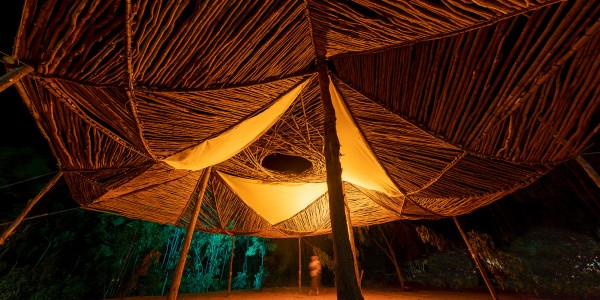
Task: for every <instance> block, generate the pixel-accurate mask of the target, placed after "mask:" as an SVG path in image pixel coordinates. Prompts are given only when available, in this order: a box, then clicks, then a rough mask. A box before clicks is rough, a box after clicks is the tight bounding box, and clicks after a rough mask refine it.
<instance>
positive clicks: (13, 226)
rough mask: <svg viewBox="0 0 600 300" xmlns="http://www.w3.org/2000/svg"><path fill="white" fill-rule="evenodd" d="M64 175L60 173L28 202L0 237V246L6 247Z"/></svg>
mask: <svg viewBox="0 0 600 300" xmlns="http://www.w3.org/2000/svg"><path fill="white" fill-rule="evenodd" d="M62 174H63V173H62V172H58V174H56V175H55V176H54V178H52V180H50V182H48V184H47V185H46V186H45V187H44V188H43V189H42V190H41V191H40V192H39V193H38V194H37V196H35V198H33V199H31V200H29V202H27V206H25V208H24V209H23V211H21V214H20V215H19V216H18V217H17V218H16V219H15V220H14V221H13V223H12V224H10V226H9V227H8V228H7V229H6V230H5V231H4V233H2V236H0V245H4V242H5V241H6V239H7V238H8V236H9V235H10V234H11V233H12V232H13V231H14V230H15V229H16V228H17V226H19V224H21V222H22V221H23V219H24V218H25V216H26V215H27V213H29V211H30V210H31V208H33V206H34V205H35V204H36V203H37V202H38V201H40V199H42V197H44V195H45V194H46V193H47V192H48V191H49V190H50V189H51V188H52V187H53V186H54V185H55V184H56V182H57V181H58V179H60V177H61V176H62Z"/></svg>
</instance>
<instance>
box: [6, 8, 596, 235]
mask: <svg viewBox="0 0 600 300" xmlns="http://www.w3.org/2000/svg"><path fill="white" fill-rule="evenodd" d="M599 29H600V1H595V0H573V1H556V0H552V1H544V0H529V1H526V0H505V1H487V0H486V1H483V0H482V1H475V0H473V1H463V0H442V1H397V2H396V1H389V2H388V1H374V0H373V1H370V0H350V1H324V0H323V1H321V0H305V1H302V0H289V1H284V0H282V1H246V0H230V1H177V2H176V1H166V0H165V1H154V0H152V1H150V0H131V1H117V0H77V1H75V0H71V1H67V0H64V1H50V0H47V1H35V0H27V1H25V4H24V9H23V16H22V20H21V23H20V27H19V32H18V36H17V37H16V40H15V46H14V57H15V58H17V59H19V60H20V61H23V62H24V63H26V64H28V65H30V66H33V67H34V72H33V73H32V74H31V75H30V76H28V77H26V78H24V79H23V80H22V81H21V82H20V83H18V84H17V88H18V89H19V91H20V94H21V96H22V98H23V100H24V101H25V102H26V104H27V105H28V107H29V109H30V111H31V113H32V115H33V116H34V118H35V120H36V122H37V123H38V125H39V127H40V130H41V131H42V133H43V134H44V136H45V137H46V138H47V140H48V142H49V144H50V146H51V149H52V151H53V153H54V156H55V157H56V158H57V160H58V164H59V168H60V169H61V170H62V171H63V172H64V174H65V175H64V176H65V179H66V181H67V183H68V185H69V186H70V189H71V192H72V194H73V197H74V199H75V200H76V201H77V202H78V203H79V204H80V205H81V206H82V207H83V208H86V209H90V210H97V211H104V212H110V213H114V214H118V215H122V216H125V217H128V218H138V219H144V220H148V221H152V222H158V223H164V224H174V225H178V226H186V225H187V224H188V223H189V221H190V218H191V217H192V208H193V206H194V202H195V201H196V200H194V197H192V195H193V193H194V191H195V190H196V187H197V185H198V181H199V179H200V178H201V176H202V173H203V171H204V170H206V168H207V167H209V166H212V168H211V174H210V178H209V183H208V188H207V192H206V193H205V194H204V196H203V197H204V198H203V199H202V207H201V211H200V215H199V216H198V223H197V225H196V229H197V230H203V231H207V232H216V233H226V234H235V235H238V234H239V235H257V236H264V237H293V236H305V235H316V234H323V233H327V232H329V231H330V229H331V228H330V221H329V207H328V205H327V194H326V192H327V185H326V183H325V181H326V180H325V160H324V156H323V147H324V138H323V107H322V105H321V99H320V93H319V80H318V76H317V75H316V74H317V69H316V60H317V57H325V58H326V59H327V64H328V67H329V71H330V72H329V75H330V82H331V83H330V85H329V93H330V95H331V98H332V101H333V103H334V107H335V113H336V118H337V123H336V125H337V133H338V137H339V139H340V144H341V154H342V156H341V164H342V168H343V175H342V176H343V180H344V182H345V192H346V195H347V201H348V205H349V209H350V212H351V221H352V225H353V226H366V225H371V224H379V223H383V222H389V221H393V220H398V219H421V218H429V219H435V218H442V217H450V216H457V215H462V214H467V213H469V212H471V211H473V210H475V209H477V208H479V207H482V206H485V205H487V204H489V203H492V202H493V201H495V200H498V199H500V198H501V197H503V196H505V195H507V194H510V193H511V192H513V191H515V190H517V189H519V188H522V187H524V186H526V185H528V184H530V183H532V182H534V181H535V180H536V179H538V178H539V177H540V176H542V175H543V174H545V173H546V172H548V171H549V170H551V169H552V168H553V167H555V166H557V165H558V164H560V163H562V162H564V161H565V160H568V159H571V158H573V157H574V156H576V155H577V154H578V153H580V152H581V151H582V150H583V149H584V147H586V146H587V145H589V144H590V142H591V139H592V138H593V136H594V134H595V133H596V132H597V131H598V129H600V117H599V113H598V111H599V110H598V107H599V105H600V84H599V83H600V51H599V49H600V33H598V31H599ZM271 154H285V155H292V156H299V157H302V158H304V159H306V160H308V161H310V162H311V163H312V167H311V168H309V169H308V170H306V171H304V172H301V173H290V172H281V171H275V170H272V169H269V168H266V167H264V166H263V164H262V162H263V159H264V158H265V157H267V156H268V155H271Z"/></svg>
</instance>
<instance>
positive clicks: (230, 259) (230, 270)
mask: <svg viewBox="0 0 600 300" xmlns="http://www.w3.org/2000/svg"><path fill="white" fill-rule="evenodd" d="M234 249H235V236H233V235H232V236H231V255H230V256H229V283H227V297H229V295H230V294H231V276H232V275H233V250H234Z"/></svg>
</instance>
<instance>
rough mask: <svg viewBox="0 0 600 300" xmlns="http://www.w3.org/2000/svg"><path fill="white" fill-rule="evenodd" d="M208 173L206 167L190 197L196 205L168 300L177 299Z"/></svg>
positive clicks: (208, 170)
mask: <svg viewBox="0 0 600 300" xmlns="http://www.w3.org/2000/svg"><path fill="white" fill-rule="evenodd" d="M210 172H211V167H208V168H206V169H205V170H204V174H202V180H201V181H200V188H198V186H196V191H195V193H194V194H193V195H192V197H195V198H196V205H194V212H193V213H192V217H191V219H190V224H189V225H188V228H187V232H186V233H185V240H184V241H183V246H182V247H181V252H179V261H178V262H177V266H175V274H174V275H173V282H172V283H171V288H170V289H169V295H168V296H167V299H168V300H175V299H177V294H178V293H179V285H180V284H181V277H182V276H183V269H184V267H185V260H186V258H187V254H188V251H189V250H190V245H191V244H192V236H193V235H194V231H195V230H194V229H195V228H196V221H197V220H198V214H199V213H200V207H201V206H202V199H204V192H205V191H206V186H207V185H208V177H209V176H210Z"/></svg>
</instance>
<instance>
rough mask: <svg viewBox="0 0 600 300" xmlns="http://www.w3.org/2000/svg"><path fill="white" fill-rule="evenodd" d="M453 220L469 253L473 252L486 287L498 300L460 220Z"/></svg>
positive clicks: (495, 299) (472, 254) (496, 299)
mask: <svg viewBox="0 0 600 300" xmlns="http://www.w3.org/2000/svg"><path fill="white" fill-rule="evenodd" d="M452 219H454V224H456V227H457V228H458V231H460V235H461V236H462V238H463V240H465V244H467V247H468V248H469V252H471V256H472V257H473V260H474V261H475V264H476V265H477V268H478V269H479V273H481V276H482V277H483V281H485V285H487V288H488V290H490V295H492V299H494V300H498V296H497V295H496V291H494V288H493V287H492V283H491V282H490V279H489V278H488V277H487V274H485V270H484V269H483V266H482V265H481V263H480V262H479V259H478V258H477V254H476V253H475V250H474V249H473V247H472V246H471V243H469V239H468V238H467V235H466V234H465V232H464V231H463V230H462V227H460V223H458V219H456V217H452Z"/></svg>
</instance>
